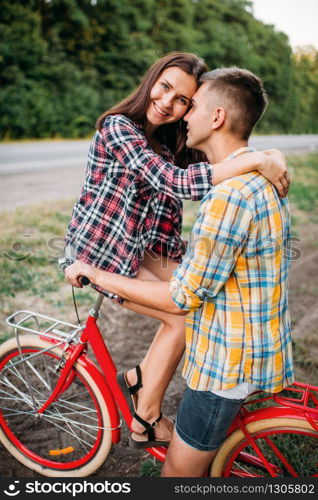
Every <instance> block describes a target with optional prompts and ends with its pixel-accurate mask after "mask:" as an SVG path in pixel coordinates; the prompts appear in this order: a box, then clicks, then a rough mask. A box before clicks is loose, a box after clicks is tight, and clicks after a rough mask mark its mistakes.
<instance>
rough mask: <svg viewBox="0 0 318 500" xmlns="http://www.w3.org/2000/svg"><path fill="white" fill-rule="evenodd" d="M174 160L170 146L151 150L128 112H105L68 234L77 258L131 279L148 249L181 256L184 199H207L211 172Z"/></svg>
mask: <svg viewBox="0 0 318 500" xmlns="http://www.w3.org/2000/svg"><path fill="white" fill-rule="evenodd" d="M173 161H174V158H173V155H172V153H171V152H170V151H169V150H168V148H167V147H165V146H162V155H161V156H159V155H157V154H155V153H154V152H153V150H152V149H151V148H150V146H149V144H148V142H147V139H146V136H145V133H144V130H143V127H142V125H139V124H137V123H135V122H133V121H132V120H130V119H129V118H127V117H125V116H123V115H110V116H107V117H106V119H105V121H104V124H103V127H102V130H101V132H99V131H97V132H96V133H95V136H94V138H93V141H92V143H91V146H90V149H89V155H88V165H87V172H86V180H85V184H84V186H83V188H82V190H81V193H80V195H79V199H78V201H77V203H76V204H75V206H74V209H73V214H72V219H71V222H70V224H69V226H68V231H67V234H66V238H65V243H66V245H72V246H73V247H74V248H75V256H76V258H77V259H79V260H82V261H84V262H86V263H88V264H93V265H94V266H95V267H98V268H100V269H104V270H107V271H110V272H115V273H119V274H123V275H126V276H131V277H133V276H136V274H137V272H138V269H139V266H140V262H141V260H142V258H143V256H144V253H145V251H146V250H147V249H151V250H153V251H155V252H156V253H161V254H165V255H166V256H167V257H168V258H169V259H172V260H179V259H180V258H181V257H182V249H183V244H182V240H181V229H182V227H181V226H182V201H181V199H182V198H185V199H192V200H200V199H202V198H203V197H204V195H205V194H206V193H208V192H209V191H210V190H211V185H212V177H213V170H212V166H211V165H210V164H208V163H197V164H193V165H190V166H189V167H188V168H187V169H182V168H178V167H176V166H175V165H174V164H173ZM107 295H108V296H110V297H112V296H113V295H112V294H110V293H107Z"/></svg>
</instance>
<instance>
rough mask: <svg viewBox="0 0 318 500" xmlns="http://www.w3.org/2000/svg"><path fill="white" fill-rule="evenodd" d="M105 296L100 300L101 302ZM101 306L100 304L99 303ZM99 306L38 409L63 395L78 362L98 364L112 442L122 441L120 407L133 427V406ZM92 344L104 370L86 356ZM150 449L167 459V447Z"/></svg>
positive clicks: (92, 313)
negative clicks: (105, 336)
mask: <svg viewBox="0 0 318 500" xmlns="http://www.w3.org/2000/svg"><path fill="white" fill-rule="evenodd" d="M101 302H102V300H100V305H101ZM99 307H100V306H99ZM97 318H98V310H96V309H95V310H94V309H93V310H92V311H90V314H89V317H88V319H87V322H86V325H85V328H84V329H83V331H82V333H81V336H80V339H79V343H78V344H77V345H76V346H72V345H70V346H69V348H68V349H67V351H66V353H68V354H66V355H67V357H68V359H67V361H66V363H65V365H64V367H63V368H62V370H61V373H60V377H59V380H58V382H57V385H56V386H55V388H54V390H53V392H52V394H51V396H50V397H49V399H48V400H47V401H46V402H45V403H44V405H43V406H42V407H41V408H40V409H39V410H38V413H44V411H45V410H46V409H47V408H48V407H49V406H50V405H51V404H52V403H53V402H54V401H55V400H56V399H57V398H58V397H59V395H60V394H61V393H62V392H63V391H64V390H66V389H67V388H68V387H69V385H70V384H71V383H72V376H71V370H72V367H73V366H74V364H75V363H76V362H80V363H82V364H83V365H84V366H85V364H90V366H91V367H94V369H95V370H94V371H95V380H96V381H97V383H98V385H99V387H100V389H101V392H102V394H103V397H104V399H105V401H107V407H108V410H109V416H110V420H111V427H112V442H113V443H118V442H119V441H120V427H121V421H120V418H119V413H118V408H119V410H120V412H121V414H122V416H123V418H124V420H125V422H126V424H127V426H128V427H129V429H130V428H131V421H132V419H133V416H132V414H131V412H130V410H129V406H128V403H127V401H126V399H125V397H124V395H123V393H122V391H121V388H120V387H119V385H118V383H117V379H116V374H117V369H116V366H115V364H114V362H113V359H112V357H111V355H110V353H109V351H108V349H107V346H106V344H105V342H104V340H103V337H102V334H101V332H100V330H99V327H98V325H97ZM43 339H44V340H46V341H49V342H52V343H53V344H55V343H57V341H56V340H55V339H53V338H52V339H50V338H48V337H47V336H45V337H43ZM88 344H90V346H91V348H92V350H93V352H94V354H95V356H96V359H97V362H98V365H99V366H100V368H101V370H102V373H101V372H100V371H99V370H98V368H97V367H96V366H95V365H94V363H92V361H91V360H89V358H88V357H87V356H86V354H85V353H86V350H87V345H88ZM146 450H147V451H148V452H149V453H150V454H151V455H153V456H154V457H156V458H157V459H158V460H160V461H162V462H163V461H164V459H165V456H166V451H167V450H166V448H164V447H162V446H161V447H159V446H158V447H155V448H146Z"/></svg>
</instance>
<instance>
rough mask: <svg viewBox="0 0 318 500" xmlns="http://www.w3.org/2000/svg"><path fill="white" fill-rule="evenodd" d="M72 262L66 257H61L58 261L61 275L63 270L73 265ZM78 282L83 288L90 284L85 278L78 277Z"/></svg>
mask: <svg viewBox="0 0 318 500" xmlns="http://www.w3.org/2000/svg"><path fill="white" fill-rule="evenodd" d="M73 262H74V260H73V259H69V258H67V257H62V258H61V259H58V267H59V270H60V271H62V273H64V272H65V269H66V268H67V267H68V266H70V265H71V264H73ZM78 281H79V282H80V284H81V285H83V286H87V285H90V283H91V282H90V280H89V279H88V278H87V277H86V276H80V277H79V280H78Z"/></svg>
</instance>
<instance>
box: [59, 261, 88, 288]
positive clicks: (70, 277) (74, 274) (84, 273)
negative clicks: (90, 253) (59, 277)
mask: <svg viewBox="0 0 318 500" xmlns="http://www.w3.org/2000/svg"><path fill="white" fill-rule="evenodd" d="M94 269H95V268H94V267H93V266H90V265H89V264H85V262H82V261H80V260H76V261H75V262H74V263H73V264H71V265H70V266H68V267H66V268H65V271H64V274H65V279H67V281H69V283H70V284H71V285H73V286H76V287H77V288H82V287H83V285H85V284H88V283H87V282H86V283H85V282H81V279H82V280H83V278H84V277H85V278H87V279H88V280H89V282H91V281H92V277H93V275H94Z"/></svg>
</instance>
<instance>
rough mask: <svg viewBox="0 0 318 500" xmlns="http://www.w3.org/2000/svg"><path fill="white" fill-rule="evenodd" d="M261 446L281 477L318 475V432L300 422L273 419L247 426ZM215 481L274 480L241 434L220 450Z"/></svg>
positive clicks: (213, 475)
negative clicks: (222, 478)
mask: <svg viewBox="0 0 318 500" xmlns="http://www.w3.org/2000/svg"><path fill="white" fill-rule="evenodd" d="M247 429H248V431H249V432H250V434H251V435H252V436H253V438H254V440H255V442H256V444H257V446H258V447H259V449H260V450H261V452H262V454H263V455H264V457H265V458H266V459H267V460H268V462H269V464H270V466H271V467H272V469H273V471H274V473H275V475H276V476H277V477H312V476H315V475H316V476H317V474H318V432H317V431H316V430H315V429H313V427H312V426H311V425H310V424H309V423H308V422H307V421H306V420H301V419H298V418H296V417H295V418H272V419H265V420H259V421H256V422H253V423H250V424H248V425H247ZM210 476H212V477H230V476H240V477H270V473H269V471H268V469H267V468H266V467H265V466H264V465H263V463H262V462H261V460H260V459H259V457H258V455H257V453H256V452H255V450H254V449H253V447H252V446H251V445H250V444H249V443H248V441H247V439H246V437H245V436H244V434H243V432H242V431H241V430H236V431H235V432H233V434H231V435H230V436H229V437H228V438H227V439H226V441H225V442H224V443H223V445H222V446H221V448H220V449H219V451H218V453H217V455H216V457H215V459H214V461H213V464H212V467H211V471H210Z"/></svg>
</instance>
